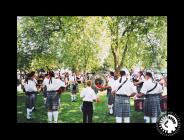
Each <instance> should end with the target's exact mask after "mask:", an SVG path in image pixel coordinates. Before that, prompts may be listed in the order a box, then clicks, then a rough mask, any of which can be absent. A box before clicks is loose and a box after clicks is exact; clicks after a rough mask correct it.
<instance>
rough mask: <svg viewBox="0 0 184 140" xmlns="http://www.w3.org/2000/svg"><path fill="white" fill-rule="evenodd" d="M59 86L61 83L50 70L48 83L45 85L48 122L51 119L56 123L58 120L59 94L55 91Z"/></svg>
mask: <svg viewBox="0 0 184 140" xmlns="http://www.w3.org/2000/svg"><path fill="white" fill-rule="evenodd" d="M61 86H62V84H61V82H60V80H59V79H55V78H54V72H50V73H49V84H48V85H47V100H46V105H47V109H48V121H49V123H52V121H53V119H54V123H57V121H58V107H59V94H58V93H57V91H58V89H59V88H60V87H61ZM52 117H53V118H52Z"/></svg>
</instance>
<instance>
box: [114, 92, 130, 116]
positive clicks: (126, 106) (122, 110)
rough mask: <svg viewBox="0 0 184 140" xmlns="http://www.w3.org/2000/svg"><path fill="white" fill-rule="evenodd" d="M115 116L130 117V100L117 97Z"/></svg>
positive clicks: (124, 97)
mask: <svg viewBox="0 0 184 140" xmlns="http://www.w3.org/2000/svg"><path fill="white" fill-rule="evenodd" d="M114 115H115V116H116V117H130V98H129V97H126V96H117V95H116V96H115V102H114Z"/></svg>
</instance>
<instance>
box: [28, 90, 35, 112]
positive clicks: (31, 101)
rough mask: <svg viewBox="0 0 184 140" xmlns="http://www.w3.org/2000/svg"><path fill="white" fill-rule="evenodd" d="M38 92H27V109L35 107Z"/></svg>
mask: <svg viewBox="0 0 184 140" xmlns="http://www.w3.org/2000/svg"><path fill="white" fill-rule="evenodd" d="M35 99H36V92H26V108H29V109H32V107H34V105H35Z"/></svg>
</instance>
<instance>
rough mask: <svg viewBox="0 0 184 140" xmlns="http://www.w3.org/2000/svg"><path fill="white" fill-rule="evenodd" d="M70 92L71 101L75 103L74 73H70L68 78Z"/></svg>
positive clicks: (75, 80) (75, 82) (75, 81)
mask: <svg viewBox="0 0 184 140" xmlns="http://www.w3.org/2000/svg"><path fill="white" fill-rule="evenodd" d="M69 83H70V88H71V89H70V90H71V101H72V102H76V93H77V79H76V75H75V73H72V75H71V76H69Z"/></svg>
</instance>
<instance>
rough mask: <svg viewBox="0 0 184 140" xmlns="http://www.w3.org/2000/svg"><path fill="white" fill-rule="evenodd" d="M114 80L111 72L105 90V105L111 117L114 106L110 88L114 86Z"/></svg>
mask: <svg viewBox="0 0 184 140" xmlns="http://www.w3.org/2000/svg"><path fill="white" fill-rule="evenodd" d="M114 83H115V79H114V73H113V72H112V71H111V72H110V76H109V78H108V84H107V85H108V86H109V87H108V88H107V104H108V109H109V113H108V114H109V115H113V104H114V96H113V94H112V91H113V89H112V87H113V86H114Z"/></svg>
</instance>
